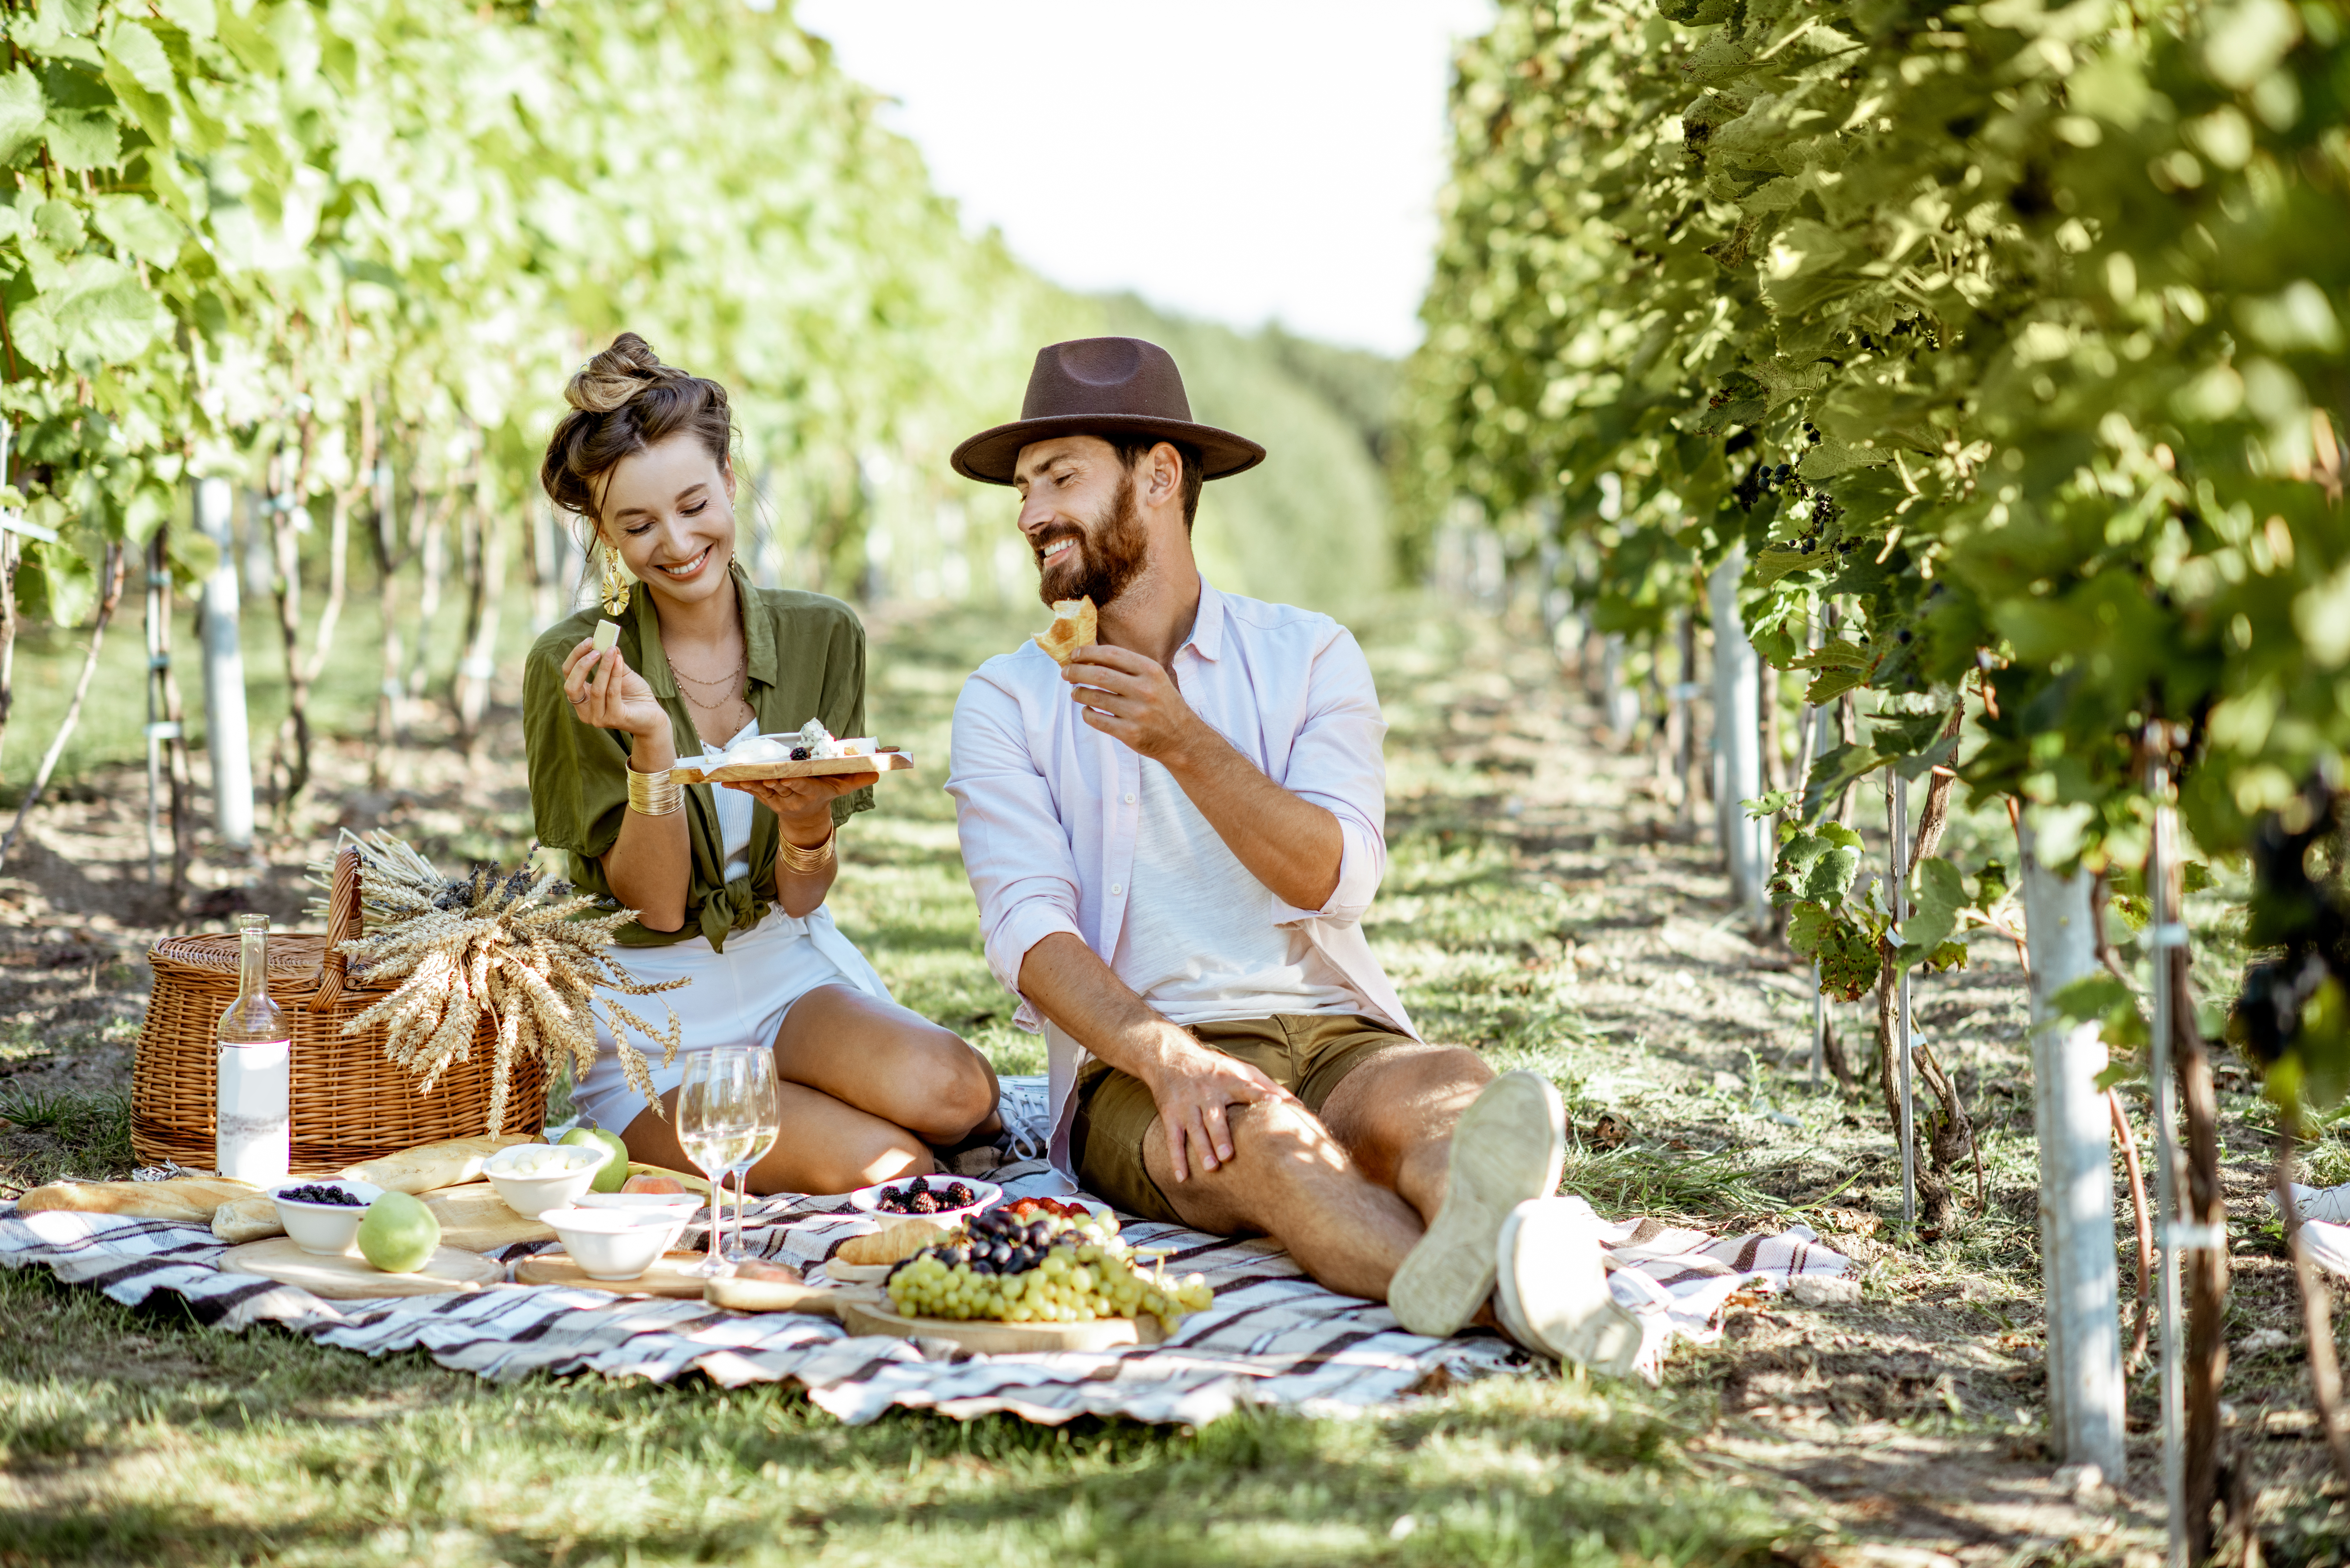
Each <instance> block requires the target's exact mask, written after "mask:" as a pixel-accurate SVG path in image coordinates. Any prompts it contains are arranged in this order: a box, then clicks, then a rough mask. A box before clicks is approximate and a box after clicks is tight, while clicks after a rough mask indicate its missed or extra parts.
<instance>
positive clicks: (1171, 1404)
mask: <svg viewBox="0 0 2350 1568" xmlns="http://www.w3.org/2000/svg"><path fill="white" fill-rule="evenodd" d="M990 1176H991V1179H994V1180H997V1181H1000V1182H1002V1183H1003V1185H1004V1186H1005V1187H1007V1188H1008V1189H1011V1190H1013V1191H1014V1192H1020V1191H1033V1192H1049V1191H1051V1190H1053V1189H1055V1187H1056V1186H1057V1185H1058V1179H1057V1178H1055V1176H1054V1174H1053V1172H1052V1171H1051V1169H1050V1168H1049V1167H1047V1166H1045V1164H1044V1163H1043V1162H1042V1161H1040V1160H1034V1159H1021V1160H1015V1161H1014V1162H1012V1163H1009V1164H1003V1165H1000V1166H998V1167H997V1168H995V1169H993V1171H991V1172H990ZM5 1208H6V1210H10V1211H6V1212H0V1266H5V1267H10V1268H21V1267H25V1266H27V1265H31V1264H40V1265H42V1266H45V1267H47V1268H48V1269H50V1270H52V1271H53V1272H55V1273H56V1274H57V1278H59V1279H60V1280H63V1281H65V1282H68V1283H75V1284H86V1285H92V1286H95V1287H97V1288H98V1289H100V1290H102V1291H104V1292H105V1293H107V1294H108V1295H109V1296H111V1297H113V1298H114V1299H115V1300H117V1301H120V1302H123V1303H138V1302H140V1301H142V1300H144V1299H145V1298H146V1297H147V1296H148V1295H149V1294H150V1293H153V1292H156V1291H166V1292H169V1293H172V1294H173V1295H177V1296H179V1297H182V1298H183V1299H184V1300H185V1301H186V1302H187V1303H188V1305H189V1307H190V1309H191V1310H192V1312H193V1313H194V1314H195V1315H196V1317H197V1318H198V1319H199V1320H200V1321H202V1322H204V1323H207V1324H215V1325H217V1326H219V1327H222V1328H226V1329H242V1328H244V1327H246V1326H248V1325H250V1324H255V1323H261V1322H272V1323H276V1324H280V1325H282V1326H284V1327H286V1328H288V1329H290V1330H293V1331H294V1332H296V1333H298V1334H306V1335H307V1336H309V1337H310V1338H312V1339H314V1340H316V1341H317V1342H318V1343H319V1344H321V1345H334V1346H336V1347H338V1348H339V1349H344V1350H356V1351H360V1352H363V1353H365V1354H367V1355H385V1354H388V1353H390V1352H393V1351H403V1350H412V1349H422V1350H424V1351H426V1352H428V1353H429V1354H430V1355H432V1358H433V1359H434V1360H436V1361H438V1362H440V1363H441V1364H442V1366H452V1367H458V1368H463V1369H464V1370H466V1371H470V1372H473V1373H476V1374H478V1375H479V1376H484V1377H489V1378H494V1379H499V1380H505V1379H511V1378H517V1377H523V1376H528V1375H529V1374H531V1373H534V1372H551V1373H567V1372H583V1371H592V1372H601V1373H604V1374H607V1375H608V1376H640V1377H648V1378H652V1379H655V1380H666V1379H669V1378H672V1377H675V1376H679V1375H680V1374H682V1373H686V1372H700V1373H702V1374H703V1375H705V1376H708V1377H710V1378H711V1379H712V1381H714V1382H717V1383H720V1384H722V1385H724V1386H728V1387H733V1386H740V1385H743V1384H748V1383H762V1382H781V1381H785V1380H791V1381H796V1382H798V1383H800V1384H801V1385H803V1386H805V1387H806V1390H807V1395H808V1397H809V1399H811V1400H812V1401H813V1402H814V1403H816V1405H818V1406H820V1407H823V1408H824V1409H826V1410H827V1411H830V1412H831V1413H832V1414H833V1415H835V1416H837V1417H839V1418H840V1419H841V1420H843V1421H846V1422H849V1423H851V1424H856V1423H860V1422H865V1421H870V1420H872V1419H873V1418H874V1417H877V1416H879V1415H880V1414H881V1413H882V1412H883V1411H885V1410H887V1409H889V1407H891V1406H893V1405H902V1406H907V1407H913V1408H918V1409H931V1410H938V1411H941V1412H943V1413H945V1414H947V1415H950V1416H953V1417H972V1416H978V1415H983V1414H986V1413H989V1412H992V1411H1009V1412H1011V1413H1012V1414H1014V1415H1017V1416H1020V1417H1024V1418H1025V1419H1027V1420H1031V1421H1036V1422H1040V1423H1045V1424H1048V1425H1051V1424H1058V1423H1060V1422H1063V1421H1066V1420H1069V1419H1071V1418H1072V1417H1077V1416H1081V1415H1096V1416H1127V1417H1133V1418H1135V1419H1138V1420H1143V1421H1154V1422H1182V1423H1187V1424H1193V1425H1196V1424H1198V1423H1201V1422H1204V1421H1210V1420H1213V1419H1215V1418H1216V1417H1219V1416H1221V1415H1222V1414H1224V1413H1225V1412H1227V1411H1229V1410H1231V1409H1232V1408H1233V1407H1235V1406H1237V1405H1243V1404H1258V1405H1281V1406H1288V1407H1295V1408H1299V1409H1303V1410H1305V1411H1308V1412H1326V1413H1336V1412H1342V1411H1357V1410H1362V1409H1367V1408H1369V1407H1375V1406H1379V1405H1384V1404H1387V1403H1388V1402H1390V1401H1393V1400H1395V1399H1398V1398H1399V1397H1404V1396H1406V1395H1409V1394H1412V1393H1415V1392H1419V1391H1424V1390H1430V1389H1434V1388H1438V1387H1441V1386H1446V1385H1447V1384H1450V1383H1451V1382H1453V1381H1456V1380H1461V1379H1466V1378H1471V1377H1478V1376H1488V1375H1491V1374H1493V1373H1499V1372H1506V1371H1513V1370H1523V1369H1525V1368H1527V1367H1529V1366H1533V1365H1535V1364H1534V1363H1533V1362H1531V1361H1530V1360H1529V1359H1528V1358H1527V1357H1526V1356H1525V1355H1523V1353H1521V1352H1519V1351H1517V1350H1516V1349H1515V1348H1513V1346H1511V1345H1508V1344H1507V1343H1506V1342H1505V1341H1503V1340H1501V1339H1498V1338H1495V1337H1492V1335H1489V1334H1464V1335H1461V1336H1460V1337H1457V1338H1454V1339H1451V1340H1432V1339H1427V1338H1423V1337H1421V1336H1419V1335H1417V1334H1407V1333H1405V1332H1404V1331H1403V1330H1402V1329H1401V1328H1399V1327H1398V1326H1397V1324H1396V1321H1395V1318H1394V1317H1393V1316H1392V1315H1391V1314H1389V1313H1388V1309H1387V1308H1386V1307H1385V1306H1384V1305H1381V1304H1378V1303H1373V1302H1367V1301H1362V1300H1358V1299H1357V1298H1354V1297H1350V1296H1342V1295H1337V1294H1335V1293H1332V1292H1330V1291H1326V1290H1324V1289H1323V1288H1322V1287H1320V1286H1319V1285H1316V1284H1315V1283H1314V1282H1312V1281H1311V1280H1308V1279H1306V1278H1305V1276H1304V1274H1303V1273H1302V1272H1300V1271H1299V1270H1298V1268H1297V1266H1296V1265H1295V1263H1293V1262H1291V1261H1290V1259H1289V1257H1288V1255H1287V1254H1286V1253H1284V1251H1281V1249H1280V1248H1278V1247H1277V1246H1275V1245H1274V1244H1273V1243H1271V1242H1269V1241H1245V1240H1230V1239H1222V1238H1218V1237H1213V1236H1206V1235H1201V1234H1200V1233H1199V1232H1197V1231H1186V1230H1182V1229H1180V1228H1178V1227H1175V1226H1169V1225H1157V1224H1149V1223H1146V1222H1144V1221H1141V1220H1129V1221H1128V1223H1127V1226H1126V1234H1127V1236H1128V1240H1130V1241H1133V1242H1134V1243H1135V1244H1136V1245H1138V1246H1148V1247H1157V1248H1166V1249H1169V1250H1170V1256H1169V1258H1168V1266H1169V1268H1170V1270H1172V1271H1174V1272H1183V1273H1189V1272H1198V1273H1201V1274H1204V1275H1205V1276H1206V1277H1207V1279H1208V1282H1209V1283H1210V1284H1211V1285H1212V1286H1213V1287H1214V1288H1215V1293H1216V1304H1215V1305H1214V1307H1213V1308H1212V1309H1211V1310H1210V1311H1207V1312H1204V1313H1200V1314H1195V1315H1193V1316H1191V1317H1189V1318H1186V1319H1185V1320H1184V1321H1183V1324H1182V1325H1181V1327H1180V1330H1179V1331H1178V1332H1177V1333H1176V1334H1174V1336H1173V1337H1172V1338H1170V1340H1168V1341H1167V1342H1166V1343H1164V1344H1160V1345H1149V1346H1143V1347H1139V1348H1132V1349H1127V1350H1120V1351H1107V1352H1093V1353H1086V1354H1053V1355H970V1354H968V1353H966V1352H963V1351H962V1350H961V1349H960V1348H958V1347H955V1346H952V1345H944V1344H940V1343H937V1342H926V1341H920V1340H914V1341H908V1340H897V1339H871V1338H850V1337H848V1336H847V1335H846V1334H844V1333H843V1332H842V1330H841V1328H840V1326H839V1325H838V1324H836V1323H834V1322H833V1321H832V1320H830V1319H828V1318H818V1317H809V1316H802V1315H796V1314H769V1315H764V1316H761V1315H743V1314H732V1313H727V1312H723V1311H721V1310H719V1309H717V1308H715V1307H712V1306H710V1305H708V1304H706V1303H702V1302H698V1301H673V1300H663V1299H659V1298H648V1297H640V1296H639V1297H628V1296H614V1295H611V1294H609V1293H606V1292H602V1291H596V1290H586V1289H578V1288H573V1287H565V1286H552V1285H540V1286H531V1287H521V1286H514V1287H504V1288H494V1289H488V1290H483V1291H478V1292H473V1293H464V1294H451V1295H438V1296H411V1297H404V1298H397V1299H388V1300H381V1301H359V1302H327V1301H322V1300H320V1299H319V1298H317V1296H314V1295H312V1294H311V1293H309V1292H307V1291H305V1290H301V1289H299V1288H297V1287H295V1286H291V1285H280V1284H276V1283H273V1282H269V1281H266V1280H261V1279H256V1278H255V1277H254V1276H252V1275H248V1274H225V1273H223V1272H220V1270H219V1268H218V1267H217V1262H218V1260H219V1257H220V1255H221V1253H222V1252H223V1251H224V1250H225V1249H224V1246H223V1245H222V1243H220V1242H219V1241H215V1240H214V1239H213V1235H212V1233H211V1232H210V1231H204V1230H201V1229H198V1228H197V1227H194V1226H191V1225H182V1224H175V1223H170V1222H166V1221H162V1220H130V1219H123V1218H120V1217H117V1216H112V1215H100V1214H72V1213H54V1212H52V1213H43V1214H30V1215H17V1214H16V1213H14V1212H13V1205H9V1206H5ZM750 1220H751V1227H752V1228H751V1230H750V1231H749V1232H748V1235H747V1237H746V1240H747V1241H748V1242H749V1244H750V1245H751V1246H753V1247H754V1249H756V1250H757V1251H760V1252H762V1253H763V1254H764V1255H765V1256H767V1257H769V1258H772V1259H775V1260H776V1261H778V1262H791V1263H794V1264H796V1265H798V1266H799V1267H800V1268H801V1269H802V1271H803V1272H806V1274H807V1276H808V1277H809V1279H810V1281H811V1282H819V1283H820V1282H822V1281H823V1279H824V1272H823V1264H824V1261H825V1260H826V1258H827V1257H828V1256H829V1255H830V1254H831V1252H832V1251H833V1250H834V1249H835V1248H837V1246H838V1245H839V1244H840V1242H841V1241H845V1240H846V1239H847V1238H848V1237H849V1236H851V1235H855V1234H857V1233H858V1231H861V1230H863V1229H865V1228H866V1223H865V1217H864V1216H863V1215H860V1214H857V1213H856V1212H854V1211H853V1210H849V1209H848V1208H847V1204H846V1203H845V1201H843V1200H842V1199H837V1198H816V1199H810V1198H775V1199H766V1200H764V1202H760V1201H754V1203H753V1204H752V1206H751V1213H750ZM1606 1234H1607V1240H1608V1247H1609V1253H1610V1257H1609V1262H1610V1263H1611V1265H1613V1267H1612V1272H1611V1273H1610V1282H1611V1285H1612V1288H1613V1289H1614V1291H1615V1293H1616V1295H1617V1299H1618V1300H1619V1301H1622V1302H1624V1303H1625V1304H1626V1305H1627V1306H1630V1307H1632V1308H1633V1309H1634V1310H1635V1311H1637V1312H1638V1313H1639V1314H1641V1315H1642V1318H1643V1321H1644V1323H1645V1324H1647V1327H1648V1334H1647V1336H1646V1342H1645V1344H1644V1345H1643V1349H1642V1355H1641V1369H1642V1371H1643V1372H1644V1373H1645V1374H1646V1375H1647V1376H1649V1377H1650V1378H1651V1379H1652V1380H1653V1379H1654V1378H1655V1376H1657V1373H1658V1369H1659V1366H1660V1365H1661V1362H1662V1358H1663V1355H1664V1353H1665V1351H1666V1349H1667V1348H1668V1347H1669V1345H1670V1344H1671V1342H1672V1341H1673V1340H1674V1339H1675V1338H1676V1337H1686V1338H1690V1339H1697V1340H1705V1339H1709V1338H1711V1337H1712V1336H1713V1335H1714V1334H1717V1333H1718V1332H1719V1321H1720V1314H1721V1309H1722V1306H1723V1305H1724V1303H1727V1302H1728V1300H1729V1299H1730V1297H1731V1294H1732V1293H1735V1292H1737V1291H1738V1290H1740V1289H1741V1288H1742V1287H1744V1288H1759V1289H1763V1290H1778V1289H1783V1288H1785V1287H1786V1286H1787V1285H1788V1284H1789V1283H1790V1282H1792V1281H1794V1279H1796V1278H1798V1277H1804V1276H1810V1277H1822V1276H1832V1275H1836V1274H1841V1273H1843V1272H1845V1271H1846V1267H1847V1265H1846V1261H1845V1260H1844V1259H1843V1258H1841V1257H1839V1256H1838V1255H1837V1254H1835V1252H1832V1251H1828V1250H1826V1249H1825V1248H1824V1247H1821V1246H1819V1245H1818V1244H1817V1243H1816V1240H1815V1238H1814V1235H1813V1233H1812V1232H1811V1231H1809V1230H1808V1229H1807V1228H1805V1227H1803V1226H1794V1227H1791V1228H1790V1229H1789V1230H1787V1231H1784V1232H1783V1233H1781V1234H1779V1235H1775V1236H1747V1237H1736V1238H1727V1239H1723V1238H1716V1237H1711V1236H1708V1235H1706V1234H1705V1233H1703V1232H1702V1231H1685V1230H1671V1229H1668V1228H1666V1227H1664V1226H1661V1225H1659V1224H1658V1223H1656V1222H1655V1221H1632V1222H1628V1223H1625V1224H1621V1225H1613V1226H1608V1227H1607V1228H1606ZM703 1241H706V1233H702V1235H700V1236H698V1235H697V1233H696V1232H695V1231H689V1232H688V1233H687V1236H686V1238H685V1244H687V1245H698V1244H702V1242H703ZM534 1250H536V1244H530V1243H525V1244H524V1245H521V1246H518V1247H515V1248H513V1249H510V1250H509V1251H508V1252H507V1254H505V1256H506V1258H507V1261H512V1259H513V1258H515V1257H518V1256H521V1255H524V1254H526V1253H528V1252H530V1251H534Z"/></svg>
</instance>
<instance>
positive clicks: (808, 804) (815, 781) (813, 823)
mask: <svg viewBox="0 0 2350 1568" xmlns="http://www.w3.org/2000/svg"><path fill="white" fill-rule="evenodd" d="M880 782H881V775H880V774H879V773H862V774H818V775H817V776H816V777H814V778H805V779H743V780H741V781H740V782H737V783H730V784H727V786H726V787H727V788H728V789H739V790H741V791H742V792H743V794H747V795H749V796H750V797H751V798H752V799H753V800H755V801H757V802H758V803H759V804H760V805H764V806H765V807H766V808H767V809H768V810H769V811H772V812H774V813H775V820H776V822H777V823H778V824H780V825H781V826H782V827H783V830H784V837H785V839H787V840H789V841H790V842H791V843H793V844H795V845H797V846H799V847H801V848H803V849H813V848H815V847H816V846H817V845H819V844H821V843H823V842H824V840H825V836H826V835H827V834H829V833H830V832H831V831H832V803H833V802H834V801H835V800H837V799H838V798H839V797H840V796H842V795H845V794H847V793H848V792H849V791H850V790H853V789H863V788H864V787H865V786H866V785H868V784H879V783H880Z"/></svg>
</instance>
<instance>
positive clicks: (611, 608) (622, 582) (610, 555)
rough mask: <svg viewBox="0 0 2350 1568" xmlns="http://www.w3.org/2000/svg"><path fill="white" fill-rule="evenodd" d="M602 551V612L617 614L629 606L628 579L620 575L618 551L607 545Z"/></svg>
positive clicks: (602, 546) (601, 546)
mask: <svg viewBox="0 0 2350 1568" xmlns="http://www.w3.org/2000/svg"><path fill="white" fill-rule="evenodd" d="M598 547H599V548H600V549H602V551H603V552H604V613H605V614H606V615H619V613H620V612H621V611H622V610H624V609H626V608H628V607H629V579H628V578H627V577H625V576H621V575H620V552H619V551H618V550H615V549H614V548H612V546H611V545H600V546H598Z"/></svg>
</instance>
